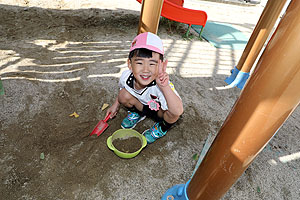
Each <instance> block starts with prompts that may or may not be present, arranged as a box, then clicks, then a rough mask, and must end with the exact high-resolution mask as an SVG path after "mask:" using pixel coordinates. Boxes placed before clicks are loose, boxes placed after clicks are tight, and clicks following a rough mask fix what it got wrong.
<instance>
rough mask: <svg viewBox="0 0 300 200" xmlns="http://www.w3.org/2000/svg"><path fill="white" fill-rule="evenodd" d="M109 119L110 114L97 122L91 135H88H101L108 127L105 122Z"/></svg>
mask: <svg viewBox="0 0 300 200" xmlns="http://www.w3.org/2000/svg"><path fill="white" fill-rule="evenodd" d="M109 118H110V113H109V115H107V116H106V117H105V119H104V120H101V121H99V122H98V124H97V125H96V126H95V128H94V130H93V131H92V133H91V134H90V136H91V135H94V134H96V135H97V136H99V135H101V133H103V132H104V131H105V129H106V128H107V127H108V123H106V122H107V120H108V119H109Z"/></svg>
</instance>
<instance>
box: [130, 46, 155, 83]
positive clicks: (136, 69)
mask: <svg viewBox="0 0 300 200" xmlns="http://www.w3.org/2000/svg"><path fill="white" fill-rule="evenodd" d="M159 57H160V55H159V53H156V52H152V58H143V57H137V56H133V57H132V58H131V60H129V59H128V68H129V69H130V70H131V71H132V72H133V75H134V77H135V79H136V81H135V84H134V86H135V88H136V89H142V88H145V87H146V86H147V85H148V84H150V83H151V82H152V81H153V80H155V79H156V77H157V76H158V65H159V60H160V59H159Z"/></svg>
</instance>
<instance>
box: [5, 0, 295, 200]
mask: <svg viewBox="0 0 300 200" xmlns="http://www.w3.org/2000/svg"><path fill="white" fill-rule="evenodd" d="M120 4H122V1H121V2H120V1H113V0H112V1H104V2H101V1H92V0H90V1H87V0H86V1H81V2H78V1H67V0H65V1H64V0H53V1H37V0H36V1H34V0H24V1H23V0H0V76H1V79H2V82H3V85H4V88H5V95H4V96H0V130H1V134H0V148H1V151H0V163H1V165H0V177H1V182H0V196H1V197H0V199H5V200H16V199H107V200H108V199H109V200H119V199H120V200H121V199H141V200H143V199H148V200H149V199H159V198H160V197H161V195H162V194H163V193H164V192H165V191H166V190H167V189H168V188H169V187H171V186H172V185H175V184H180V183H185V182H186V181H187V180H188V179H189V178H190V176H191V174H192V172H193V170H194V167H195V164H196V161H195V160H194V159H193V155H194V154H195V153H198V154H199V153H200V151H201V148H202V146H203V144H204V143H205V140H206V138H207V136H208V135H209V134H216V133H217V132H218V130H219V128H220V127H221V125H222V123H223V121H224V119H225V118H226V116H227V114H228V113H229V111H230V109H231V107H232V105H233V104H234V102H235V100H236V99H237V98H238V96H239V94H240V91H239V90H238V89H236V88H232V89H230V90H217V89H215V86H224V81H223V80H224V78H225V77H227V76H228V75H229V73H230V72H229V71H230V69H231V68H232V66H234V64H235V63H236V62H237V61H238V58H239V56H240V54H241V52H233V51H229V50H215V48H214V47H212V46H210V45H209V44H208V43H207V42H205V41H199V40H198V39H197V37H194V38H192V39H190V40H185V39H183V38H182V36H181V35H182V34H183V33H184V30H185V27H183V26H180V27H177V29H176V28H174V27H173V28H171V29H170V27H169V24H168V23H167V22H162V23H161V26H160V29H159V35H160V36H161V38H162V39H163V41H164V43H165V46H166V55H167V57H168V58H169V63H170V64H169V66H168V72H169V73H170V76H171V79H172V81H173V82H174V84H175V87H176V90H177V91H178V92H179V94H180V95H181V96H182V99H183V101H184V109H185V112H184V114H183V116H182V117H181V119H180V120H179V122H178V123H177V125H176V126H175V127H174V128H173V129H172V130H170V131H169V134H167V136H165V137H164V138H162V139H160V140H159V141H157V142H155V143H154V144H152V145H149V146H147V147H146V149H144V150H143V151H142V152H141V153H140V155H139V156H137V157H136V158H134V159H131V160H124V159H120V158H118V157H117V156H115V155H114V154H113V152H112V151H110V150H109V149H108V148H107V146H106V139H107V138H108V137H109V136H110V135H111V134H112V133H113V132H114V131H116V130H118V129H120V123H121V121H122V119H123V117H125V116H126V112H127V111H126V110H125V109H123V108H122V109H121V110H120V112H119V114H118V116H117V117H116V118H114V119H112V120H109V121H108V123H109V128H108V129H107V130H106V131H105V132H104V133H103V134H102V135H101V136H100V137H88V135H89V133H90V132H91V131H92V130H93V128H94V126H95V125H96V124H97V122H98V121H99V120H101V119H103V117H104V116H105V111H102V110H101V107H102V105H103V104H104V103H108V104H111V103H112V102H113V100H114V98H115V97H116V92H117V91H118V84H117V83H118V78H119V76H120V74H121V72H122V71H123V70H125V69H126V58H127V54H128V49H129V44H130V41H131V40H132V38H133V37H134V36H135V34H136V32H137V27H138V26H137V25H138V21H139V9H140V4H138V3H137V2H136V1H134V0H131V1H128V3H124V5H120ZM125 4H126V5H125ZM252 27H253V24H252ZM199 46H201V48H200V50H199ZM194 48H196V49H197V50H194ZM203 49H205V50H206V51H204V50H203ZM211 55H213V56H211ZM200 66H201V67H200ZM216 66H221V67H220V68H216ZM74 112H76V113H77V114H78V115H79V117H77V118H76V117H74V116H70V115H71V114H72V113H74ZM296 116H297V115H296ZM298 119H299V118H298ZM291 120H292V121H290V122H288V125H287V126H288V127H291V128H292V129H293V130H294V131H295V132H294V134H295V133H299V125H297V123H295V122H294V121H296V122H297V117H295V116H294V115H293V118H292V119H291ZM298 121H299V120H298ZM152 124H153V121H152V120H150V119H147V120H145V121H144V123H140V124H138V126H137V127H136V128H135V129H136V130H137V131H139V132H142V131H144V130H145V129H148V128H149V127H151V126H152ZM285 129H287V128H285V127H283V131H284V130H285ZM283 138H284V137H282V138H281V137H279V138H278V137H275V139H274V143H272V144H271V145H269V150H270V151H266V152H269V154H268V153H265V154H264V155H265V156H261V159H260V160H258V161H256V162H254V163H253V164H252V165H251V167H250V168H249V169H248V170H247V171H246V173H245V174H244V175H243V176H242V177H241V179H239V181H238V182H237V183H236V184H235V185H234V187H233V188H232V189H231V190H230V191H229V193H227V194H226V196H225V197H224V199H298V197H299V192H300V191H299V189H297V185H296V184H293V183H295V182H296V179H297V178H295V177H299V170H296V169H299V162H298V163H297V162H295V163H294V162H293V163H290V164H289V166H287V165H284V166H281V165H280V166H279V168H276V169H275V168H274V169H273V168H272V165H268V164H266V163H267V161H268V160H269V157H272V155H274V156H275V155H277V154H276V152H279V153H282V154H285V153H292V152H295V151H296V149H297V146H299V142H298V141H297V140H293V139H290V138H289V139H285V141H288V142H289V143H287V142H285V143H284V142H280V141H281V140H282V139H283ZM298 150H299V149H298ZM41 155H44V157H43V156H41ZM270 168H271V169H270ZM278 170H279V171H285V170H291V172H290V175H289V176H288V178H287V177H286V176H287V175H286V174H282V175H278V174H277V172H278ZM266 171H268V172H270V174H271V175H269V174H268V173H265V172H266ZM258 176H260V177H258ZM293 177H294V178H293ZM264 179H268V181H266V182H267V184H266V185H265V182H264ZM278 182H281V183H280V185H278V184H277V183H278ZM282 185H283V186H282ZM285 185H286V187H284V186H285ZM269 188H272V189H269ZM258 190H259V191H258ZM238 197H240V198H238ZM251 197H253V198H251ZM299 198H300V197H299Z"/></svg>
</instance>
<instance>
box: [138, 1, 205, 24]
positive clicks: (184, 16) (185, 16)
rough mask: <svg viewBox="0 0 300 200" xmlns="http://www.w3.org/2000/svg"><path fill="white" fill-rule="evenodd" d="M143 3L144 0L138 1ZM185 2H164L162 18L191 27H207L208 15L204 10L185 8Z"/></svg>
mask: <svg viewBox="0 0 300 200" xmlns="http://www.w3.org/2000/svg"><path fill="white" fill-rule="evenodd" d="M137 1H138V2H139V3H142V0H137ZM183 3H184V1H183V0H164V4H163V7H162V11H161V16H163V17H166V18H168V19H170V20H173V21H177V22H181V23H185V24H188V25H189V26H191V25H200V26H203V28H204V26H205V24H206V21H207V14H206V12H205V11H202V10H193V9H189V8H184V7H182V6H183Z"/></svg>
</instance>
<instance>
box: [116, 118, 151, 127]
mask: <svg viewBox="0 0 300 200" xmlns="http://www.w3.org/2000/svg"><path fill="white" fill-rule="evenodd" d="M145 118H146V116H144V117H142V118H141V119H139V121H137V123H135V125H133V127H131V128H124V127H123V126H122V124H121V127H122V129H133V128H134V127H135V126H136V125H137V124H138V123H139V122H140V121H143V120H144V119H145Z"/></svg>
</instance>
